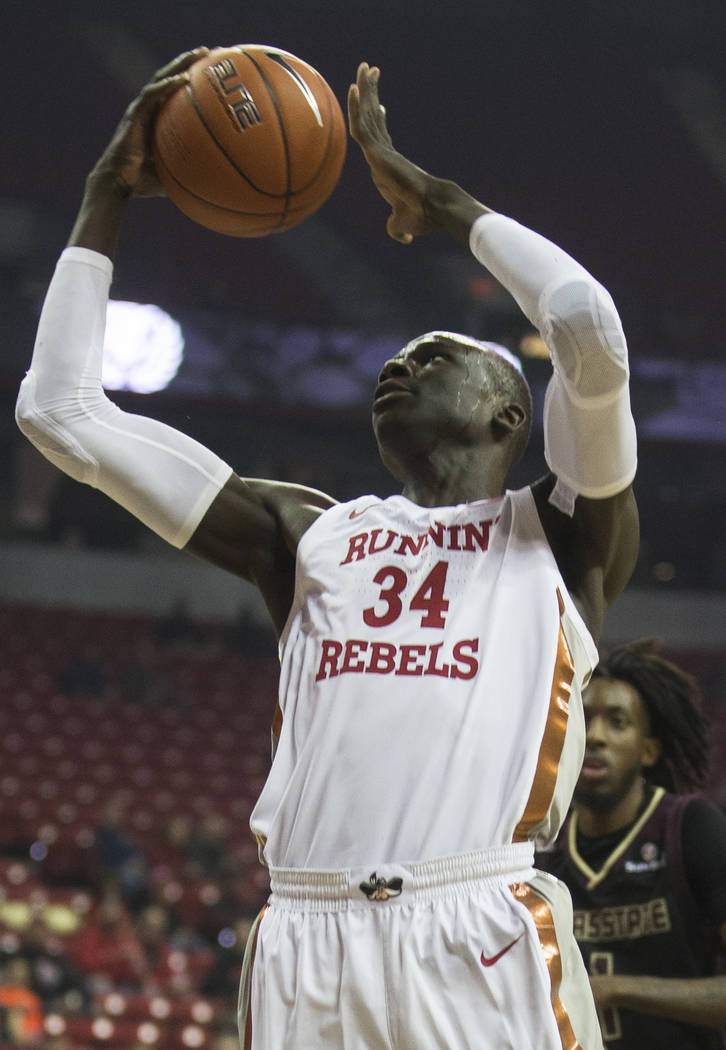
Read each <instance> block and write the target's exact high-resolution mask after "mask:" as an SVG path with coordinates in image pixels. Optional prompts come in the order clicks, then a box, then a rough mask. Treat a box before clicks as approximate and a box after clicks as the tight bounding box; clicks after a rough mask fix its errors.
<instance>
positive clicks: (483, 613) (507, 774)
mask: <svg viewBox="0 0 726 1050" xmlns="http://www.w3.org/2000/svg"><path fill="white" fill-rule="evenodd" d="M280 650H281V660H282V669H281V677H280V705H279V706H280V712H281V715H282V720H281V726H279V729H280V732H279V740H278V743H277V748H276V752H275V757H274V760H273V764H272V768H271V771H270V774H269V777H268V779H267V782H266V784H265V786H264V788H263V790H262V793H261V795H260V798H259V800H258V802H257V805H256V806H255V809H254V811H253V813H252V818H251V825H252V830H253V831H254V833H255V835H256V837H257V839H258V841H259V842H260V844H261V847H262V857H263V860H264V861H265V862H266V863H267V864H268V865H270V866H272V867H275V868H312V869H318V870H328V869H341V868H351V867H359V866H363V867H370V868H371V870H373V868H374V867H375V866H376V865H380V864H381V863H386V862H392V861H408V862H415V861H425V860H429V859H431V858H436V857H446V856H451V855H454V854H461V853H465V852H467V851H470V850H480V849H487V848H491V847H497V846H505V845H508V844H509V843H512V842H517V841H523V840H526V839H532V840H534V841H536V843H537V844H538V845H539V846H542V845H544V844H547V843H549V842H550V841H552V840H553V839H554V837H555V836H556V834H557V832H558V830H559V827H560V825H561V823H562V821H563V819H564V816H565V814H566V811H567V807H568V805H569V803H570V799H571V797H572V792H573V790H574V787H575V783H576V780H577V777H578V774H579V770H580V765H581V762H582V756H583V751H584V718H583V713H582V702H581V689H582V686H583V685H584V683H585V682H586V681H587V679H588V677H589V675H590V673H591V671H592V669H593V668H594V666H595V663H596V662H597V651H596V648H595V645H594V642H593V640H592V637H591V636H590V634H589V632H588V630H587V628H586V627H585V625H584V623H583V621H582V619H581V617H580V615H579V613H578V612H577V610H576V608H575V606H574V604H573V602H572V599H571V598H570V596H569V595H568V593H567V590H566V588H565V584H564V582H563V580H562V577H561V575H560V572H559V569H558V567H557V564H556V562H555V559H554V556H553V554H552V552H551V550H550V548H549V546H548V544H547V541H546V538H545V535H544V532H543V530H542V526H541V523H540V520H539V515H538V513H537V509H536V506H535V503H534V498H533V496H532V493H531V491H530V489H528V488H527V489H522V490H520V491H516V492H507V494H506V495H505V496H502V497H500V498H498V499H492V500H480V501H477V502H474V503H467V504H461V505H458V506H453V507H434V508H427V507H420V506H418V505H417V504H415V503H412V502H411V501H410V500H408V499H406V498H405V497H403V496H392V497H390V498H388V499H386V500H380V499H378V498H377V497H375V496H367V497H360V498H359V499H356V500H354V501H352V502H350V503H346V504H338V505H337V506H335V507H332V508H331V509H329V510H327V511H326V512H325V513H324V514H322V515H321V516H320V518H318V520H317V521H316V522H315V523H314V524H313V525H312V526H311V527H310V529H308V531H307V532H306V533H305V534H304V536H303V537H302V539H301V541H300V544H299V547H298V555H297V573H296V588H295V597H294V601H293V606H292V609H291V612H290V616H289V619H288V622H287V625H286V627H285V631H284V632H283V636H282V638H281V642H280Z"/></svg>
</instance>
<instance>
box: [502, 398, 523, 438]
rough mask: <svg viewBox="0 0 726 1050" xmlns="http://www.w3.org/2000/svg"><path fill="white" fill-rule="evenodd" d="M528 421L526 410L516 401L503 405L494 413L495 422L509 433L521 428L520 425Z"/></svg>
mask: <svg viewBox="0 0 726 1050" xmlns="http://www.w3.org/2000/svg"><path fill="white" fill-rule="evenodd" d="M526 421H527V414H526V412H525V411H524V409H523V408H522V406H521V405H517V404H515V403H514V402H512V403H511V404H508V405H502V407H501V408H499V409H498V410H497V411H496V412H495V413H494V422H495V423H496V425H497V427H499V428H500V429H501V430H503V431H505V432H507V433H509V434H513V433H514V432H515V430H519V428H520V427H522V426H524V425H525V424H526Z"/></svg>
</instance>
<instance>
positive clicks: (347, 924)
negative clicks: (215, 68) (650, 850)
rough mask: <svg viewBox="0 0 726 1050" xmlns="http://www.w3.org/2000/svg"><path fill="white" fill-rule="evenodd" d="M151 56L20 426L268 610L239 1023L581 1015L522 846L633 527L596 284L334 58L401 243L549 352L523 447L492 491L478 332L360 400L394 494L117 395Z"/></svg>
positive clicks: (621, 580) (248, 1041) (249, 1040)
mask: <svg viewBox="0 0 726 1050" xmlns="http://www.w3.org/2000/svg"><path fill="white" fill-rule="evenodd" d="M197 54H198V53H192V54H191V55H187V56H183V57H182V58H180V59H178V60H177V61H176V62H174V63H172V64H171V65H170V66H169V67H167V68H166V69H164V70H162V71H161V72H160V74H159V75H158V76H157V78H155V80H154V81H152V82H151V83H150V84H149V85H148V86H147V87H146V88H145V89H144V90H143V91H142V93H141V95H140V96H139V98H138V99H137V100H136V101H135V102H133V103H132V104H131V106H130V108H129V109H128V110H127V112H126V114H125V116H124V118H123V120H122V121H121V124H120V125H119V127H118V129H117V131H116V133H115V135H114V136H113V138H112V140H111V143H110V145H109V146H108V147H107V149H106V151H105V152H104V154H103V155H102V157H101V158H100V160H99V161H98V163H97V165H96V167H95V168H94V170H93V171H92V172H91V174H90V176H89V178H88V180H87V184H86V192H85V195H84V197H83V202H82V205H81V209H80V213H79V216H78V219H77V222H76V224H75V226H74V229H73V232H72V234H71V237H70V241H69V247H68V249H67V250H66V252H65V253H64V255H63V256H62V258H61V260H60V262H59V265H58V267H57V269H56V273H55V276H54V277H53V280H52V282H51V286H50V288H49V291H48V295H47V298H46V302H45V305H44V309H43V313H42V317H41V321H40V325H39V331H38V336H37V340H36V346H35V351H34V354H33V360H32V365H31V368H30V371H29V372H28V375H27V377H26V378H25V380H24V382H23V384H22V388H21V392H20V396H19V400H18V410H17V415H18V421H19V424H20V427H21V429H22V430H23V432H24V433H25V434H26V435H27V436H28V438H29V439H30V440H31V441H33V443H34V444H36V445H37V447H38V448H40V449H41V450H42V451H43V453H44V454H45V455H46V456H47V457H48V458H49V459H50V460H51V461H52V462H54V463H56V464H58V466H59V467H61V468H62V469H63V470H65V471H67V472H68V473H69V474H71V475H72V476H73V477H75V478H77V479H79V480H81V481H85V482H87V483H89V484H92V485H95V486H96V487H98V488H100V489H102V490H103V491H104V492H106V493H108V494H109V495H110V496H111V497H112V498H113V499H115V500H117V501H118V502H119V503H120V504H122V505H123V506H124V507H126V508H128V509H129V510H130V511H131V512H132V513H133V514H135V515H137V516H138V517H139V518H140V519H141V520H142V521H144V522H145V523H146V524H147V525H149V527H150V528H152V529H154V530H155V531H156V532H157V533H158V534H159V535H161V536H162V537H164V538H165V539H166V540H168V542H170V543H171V544H173V545H175V546H177V547H183V548H185V549H186V550H188V551H190V552H192V553H193V554H195V555H197V556H199V557H202V558H205V559H207V560H209V561H211V562H212V563H214V564H215V565H217V566H221V567H222V568H225V569H227V570H229V571H230V572H233V573H236V574H237V575H239V576H241V577H243V578H244V579H246V580H250V581H252V582H253V583H254V584H256V585H257V587H259V589H260V591H261V593H262V595H263V597H264V599H265V601H266V603H267V607H268V609H269V611H270V615H271V618H272V621H273V623H274V625H275V627H276V629H277V632H278V634H279V638H280V654H281V663H282V667H281V681H280V701H279V705H278V708H277V712H276V715H275V720H274V731H275V735H276V737H277V746H276V750H275V756H274V760H273V763H272V768H271V770H270V774H269V777H268V780H267V782H266V784H265V786H264V788H263V790H262V793H261V795H260V798H259V799H258V802H257V804H256V806H255V809H254V813H253V816H252V819H251V824H252V828H253V831H254V833H255V835H256V837H257V840H258V842H259V845H260V852H261V857H262V859H263V861H264V863H265V864H267V866H268V867H269V870H270V880H271V889H272V894H271V897H270V903H269V906H268V907H267V908H266V909H265V911H264V912H263V914H262V916H261V918H260V919H259V921H258V923H257V924H256V926H255V929H254V931H253V933H252V934H251V938H250V943H249V945H248V951H247V955H246V962H245V971H244V977H243V982H242V989H241V994H240V1037H241V1040H242V1043H243V1045H244V1046H246V1047H251V1048H252V1050H272V1048H278V1047H283V1046H284V1047H285V1048H286V1050H296V1048H301V1050H302V1048H304V1050H310V1048H311V1047H315V1048H316V1050H341V1048H343V1050H374V1048H375V1050H383V1048H390V1050H393V1048H396V1050H413V1048H416V1050H433V1048H440V1050H443V1048H446V1050H455V1048H461V1050H463V1048H467V1047H480V1046H487V1047H492V1048H495V1047H496V1048H497V1050H506V1048H512V1050H515V1048H516V1050H525V1048H529V1047H531V1048H534V1047H537V1048H539V1050H555V1048H557V1050H559V1048H561V1047H562V1046H567V1047H572V1048H575V1047H576V1046H578V1045H579V1046H582V1047H584V1048H585V1050H591V1048H594V1047H599V1046H601V1040H600V1035H599V1028H598V1024H597V1015H596V1012H595V1008H594V1003H593V999H592V994H591V992H590V988H589V982H588V979H587V974H586V972H585V969H584V966H583V964H582V960H581V958H580V955H579V952H578V950H577V945H576V943H575V940H574V938H573V936H572V929H571V927H572V913H571V906H570V903H569V897H568V895H567V892H566V890H565V888H564V887H563V886H562V885H561V884H559V883H558V882H557V881H556V880H554V879H552V878H550V877H549V876H543V875H539V874H537V873H536V872H535V870H534V868H533V866H532V865H533V843H534V841H538V842H542V843H546V842H548V841H550V840H551V839H553V838H554V836H555V835H556V833H557V830H558V828H559V826H560V823H561V821H562V820H563V819H564V817H565V814H566V812H567V808H568V805H569V803H570V799H571V795H572V791H573V789H574V786H575V783H576V780H577V774H578V772H579V768H580V763H581V759H582V753H583V749H584V720H583V713H582V705H581V687H582V684H583V682H584V681H585V680H586V679H587V678H588V676H589V675H590V673H591V671H592V669H593V667H594V666H595V664H596V661H597V652H596V648H595V640H596V638H597V636H598V633H599V631H600V627H601V624H602V621H603V617H604V615H605V612H606V609H607V607H608V604H609V603H610V602H611V601H612V600H613V599H614V598H615V597H616V595H617V594H618V593H619V592H620V591H621V590H622V588H623V587H624V586H625V584H626V582H627V580H628V578H629V576H630V574H631V571H632V568H633V564H634V561H635V558H636V552H637V544H638V528H637V516H636V510H635V506H634V501H633V495H632V491H631V481H632V478H633V476H634V474H635V469H636V449H635V428H634V424H633V420H632V416H631V413H630V407H629V397H628V382H627V380H628V365H627V356H626V344H625V338H624V335H623V332H622V328H621V325H620V321H619V318H618V314H617V312H616V310H615V307H614V305H613V302H612V299H611V298H610V296H609V294H608V293H607V292H606V291H605V289H604V288H603V287H602V286H601V285H600V284H598V282H597V281H596V280H595V279H594V278H593V277H591V276H590V274H589V273H588V272H587V271H586V270H585V269H584V268H583V267H582V266H580V265H579V264H578V263H576V262H575V261H574V260H573V259H571V258H570V257H569V256H568V255H566V254H565V252H563V251H562V250H561V249H559V248H558V247H556V246H555V245H554V244H552V243H551V242H549V241H548V240H546V239H545V238H543V237H541V236H539V235H538V234H536V233H533V232H532V231H531V230H528V229H526V228H525V227H523V226H521V225H519V224H518V223H517V222H515V221H514V220H512V219H509V218H506V217H505V216H503V215H500V214H496V213H494V212H492V211H491V210H490V209H489V208H487V207H485V206H484V205H483V204H480V203H479V202H478V201H477V200H475V199H474V198H473V197H471V196H470V195H469V194H468V193H466V192H464V190H462V189H460V188H459V187H458V186H457V185H455V184H453V183H451V182H447V181H444V180H441V179H438V178H435V177H433V176H431V175H429V174H427V173H426V172H424V171H422V170H421V169H420V168H418V167H416V166H415V165H414V164H412V163H411V162H410V161H408V160H406V159H405V158H404V157H403V156H401V155H400V154H399V153H398V152H397V151H396V150H395V149H394V147H393V145H392V143H391V139H390V136H389V134H388V131H387V126H386V119H385V113H384V111H383V108H382V106H381V105H380V103H379V100H378V79H379V71H378V70H377V69H376V68H375V67H370V66H368V65H367V64H366V63H363V64H361V66H360V67H359V70H358V74H357V80H356V82H355V84H353V85H351V89H350V93H349V117H350V128H351V133H352V136H353V138H354V139H355V140H356V141H357V142H358V143H359V145H360V146H361V148H362V150H363V152H364V155H365V158H366V160H367V162H368V164H369V166H370V169H371V175H372V177H373V180H374V182H375V184H376V185H377V187H378V189H379V190H380V192H381V194H382V195H383V197H384V198H385V200H386V201H387V202H388V203H389V204H390V206H391V210H392V211H391V217H390V218H389V220H388V232H389V234H390V235H391V236H392V237H394V238H395V239H397V240H399V241H401V242H403V243H408V242H410V241H412V240H413V239H414V237H416V236H418V235H420V234H423V233H426V232H428V231H433V230H444V231H448V233H449V234H451V235H452V236H453V237H455V238H456V239H457V240H459V241H460V242H461V243H462V245H464V246H465V247H466V248H470V249H471V250H472V251H473V253H474V254H475V256H476V257H477V259H479V260H480V262H481V263H482V265H484V266H485V267H486V268H487V269H488V270H489V271H490V272H491V273H492V274H493V275H494V276H495V277H496V278H497V279H498V280H500V281H501V282H502V283H503V284H504V285H505V286H506V287H507V288H508V289H509V290H510V291H511V292H512V294H513V295H514V296H515V298H516V299H517V301H518V302H519V304H520V306H521V308H522V310H523V311H524V313H525V314H526V315H527V316H528V317H529V318H530V320H531V321H532V323H533V324H535V325H537V327H538V328H539V330H540V331H541V333H542V334H543V336H544V337H545V339H546V340H547V342H548V344H549V346H550V348H551V351H552V355H553V361H554V374H553V378H552V382H551V385H550V388H549V393H548V396H547V408H546V419H545V429H546V449H547V452H546V454H547V457H548V463H549V467H550V471H551V472H550V473H549V474H548V475H547V476H546V477H544V478H543V479H542V480H541V481H539V482H537V483H536V484H534V485H532V487H528V488H526V489H523V490H521V491H515V492H508V491H505V479H506V475H507V472H508V470H509V467H510V466H511V464H512V463H513V461H514V460H515V459H516V458H517V457H518V456H519V455H520V453H521V451H522V449H523V448H524V446H525V444H526V441H527V436H528V432H529V427H530V415H531V401H530V397H529V390H528V388H527V385H526V383H525V382H524V380H523V378H522V376H521V374H520V372H519V371H518V370H517V368H515V367H514V366H513V365H512V363H511V361H509V360H507V359H506V358H505V357H504V356H503V355H501V354H500V353H498V352H497V351H496V350H495V349H493V348H492V347H491V346H489V345H488V344H486V343H480V342H478V341H477V340H475V339H472V338H469V337H466V336H460V335H457V334H452V333H448V332H432V333H428V334H426V335H423V336H420V337H419V338H416V339H414V340H412V341H411V342H410V343H409V344H408V345H407V346H405V347H404V348H403V349H402V350H401V351H400V353H398V354H397V355H396V356H395V357H394V358H393V359H391V360H390V361H388V362H386V363H385V364H384V365H383V367H382V369H381V373H380V379H379V382H378V386H377V387H376V390H375V392H374V396H373V406H372V415H373V428H374V431H375V435H376V438H377V442H378V446H379V449H380V453H381V456H382V458H383V461H384V462H385V464H386V465H387V466H388V467H389V468H390V470H391V471H392V472H393V474H394V475H395V476H396V478H398V479H399V480H400V482H401V486H402V494H401V495H399V496H394V497H392V498H389V499H387V500H380V499H378V498H376V497H375V496H363V497H361V498H359V499H356V500H353V501H352V502H350V503H347V504H344V505H341V504H338V503H336V501H335V500H334V499H332V498H331V497H330V496H327V495H324V494H323V493H321V492H318V491H315V490H311V489H308V488H303V487H301V486H297V485H290V484H281V483H277V482H274V481H265V480H256V479H250V478H242V477H240V476H238V475H237V474H236V473H233V471H232V469H231V468H230V467H229V466H227V465H226V464H225V463H223V462H222V461H221V460H220V459H219V458H218V457H217V456H215V455H214V454H213V453H212V452H211V451H209V450H207V449H205V448H202V447H200V446H199V445H198V444H197V443H195V442H194V441H192V440H190V439H188V438H187V437H185V436H184V435H182V434H179V433H178V432H176V431H174V430H171V429H169V428H168V427H165V426H162V425H161V424H159V423H157V422H155V421H154V420H150V419H147V418H139V417H135V416H132V415H130V414H127V413H124V412H121V411H120V410H119V409H118V408H117V407H115V406H114V405H112V404H111V403H110V402H109V401H108V400H107V399H106V397H105V395H104V393H103V391H102V389H101V383H100V375H101V353H102V339H103V328H104V309H105V304H106V298H107V295H108V289H109V285H110V281H111V258H112V256H113V250H114V245H115V243H116V239H117V234H118V230H119V225H120V221H121V216H122V213H123V211H124V209H125V207H126V205H127V203H128V200H129V198H130V197H132V196H134V195H138V194H142V193H143V194H149V193H158V192H160V187H159V184H158V181H157V179H156V176H155V174H154V170H153V166H152V164H151V161H150V156H149V149H148V143H149V129H150V125H151V121H152V120H153V117H154V113H155V112H156V110H157V108H158V106H159V105H160V104H161V103H162V102H163V101H164V99H165V98H166V97H167V96H168V95H169V93H170V92H171V91H173V90H175V89H176V88H177V87H179V86H180V85H182V84H183V83H184V82H185V75H184V70H185V69H186V68H187V66H188V65H189V64H190V63H191V62H192V61H193V60H194V59H195V58H196V57H197Z"/></svg>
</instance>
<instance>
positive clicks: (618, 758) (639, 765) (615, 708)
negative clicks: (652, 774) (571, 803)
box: [575, 678, 657, 812]
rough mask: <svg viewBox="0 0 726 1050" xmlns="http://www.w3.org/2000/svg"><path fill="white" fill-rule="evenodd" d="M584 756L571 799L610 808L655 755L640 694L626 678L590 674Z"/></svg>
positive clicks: (591, 806)
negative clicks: (596, 676)
mask: <svg viewBox="0 0 726 1050" xmlns="http://www.w3.org/2000/svg"><path fill="white" fill-rule="evenodd" d="M583 705H584V709H585V727H586V742H585V759H584V761H583V764H582V771H581V773H580V778H579V780H578V782H577V787H576V789H575V800H576V801H577V802H578V803H581V804H582V805H584V806H587V807H588V808H589V809H593V810H596V811H598V812H607V811H609V810H611V809H613V808H614V807H615V806H616V805H617V804H618V803H619V802H620V801H621V800H622V799H623V798H624V797H625V795H626V794H627V793H628V791H629V789H630V788H631V787H632V785H633V784H634V783H635V781H636V780H637V779H638V778H639V777H640V776H641V773H642V770H643V767H644V766H647V765H652V763H653V761H654V760H655V757H657V745H656V744H655V740H654V738H653V737H651V736H650V727H649V724H648V715H647V712H646V709H645V705H644V704H643V701H642V700H641V698H640V694H639V693H638V692H637V690H636V689H634V688H633V687H632V686H631V685H629V684H628V683H627V682H622V681H619V680H618V679H609V678H593V680H592V681H591V682H590V684H589V685H588V687H587V689H586V690H585V692H584V694H583Z"/></svg>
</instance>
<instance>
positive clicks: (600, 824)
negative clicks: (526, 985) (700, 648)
mask: <svg viewBox="0 0 726 1050" xmlns="http://www.w3.org/2000/svg"><path fill="white" fill-rule="evenodd" d="M584 703H585V722H586V725H587V743H586V750H585V761H584V765H583V767H582V773H581V774H580V779H579V781H578V784H577V789H576V791H575V805H574V808H573V811H572V815H571V817H570V818H569V821H568V822H567V824H566V825H565V828H564V829H563V831H562V833H561V835H560V837H559V838H558V840H557V844H556V847H555V848H554V850H553V851H552V852H544V853H542V854H538V864H539V865H540V866H541V867H544V868H546V869H547V870H549V871H551V872H552V873H554V874H555V875H557V876H558V877H559V878H560V879H562V880H563V881H564V882H565V883H566V884H567V885H568V886H569V888H570V892H571V894H572V899H573V904H574V907H575V936H576V937H577V940H578V943H579V945H580V948H581V950H582V953H583V956H584V958H585V962H586V963H587V965H588V968H589V971H590V973H591V974H592V975H593V976H592V987H593V990H594V992H595V998H596V1000H597V1002H598V1005H599V1007H600V1015H601V1021H602V1032H603V1038H604V1040H605V1043H606V1045H607V1047H608V1048H612V1050H636V1048H637V1050H641V1048H643V1047H678V1048H679V1050H716V1048H721V1050H722V1048H723V1046H724V1043H723V1040H722V1037H721V1035H720V1034H719V1032H718V1031H716V1029H718V1028H726V977H725V976H714V975H715V973H716V962H717V956H718V955H719V950H720V949H722V948H723V946H724V945H725V944H726V818H725V817H724V816H723V814H722V813H721V812H720V810H718V809H716V807H715V806H713V805H711V804H710V803H709V802H707V801H706V800H705V799H704V798H701V797H698V796H697V795H694V794H688V793H687V792H692V791H693V790H694V789H696V788H698V787H699V786H700V785H701V784H702V783H703V779H704V775H705V772H706V765H707V754H708V752H707V736H706V732H707V729H706V723H705V720H704V717H703V714H702V713H701V709H700V697H699V690H698V687H697V683H696V682H695V680H694V679H693V678H692V677H691V676H690V675H687V674H686V673H685V672H684V671H682V670H681V669H680V668H678V667H676V666H675V665H674V664H672V663H670V662H669V661H667V660H665V659H664V658H663V657H662V656H661V655H660V654H659V652H658V648H657V646H656V645H655V644H654V642H653V641H650V640H643V641H640V642H636V643H632V644H630V645H624V646H620V647H618V648H617V649H613V651H612V652H611V653H610V654H609V655H608V657H607V658H605V659H602V660H601V661H600V664H599V665H598V667H597V668H596V670H595V672H594V675H593V678H592V681H591V684H590V685H589V686H588V687H587V689H586V690H585V696H584Z"/></svg>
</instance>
